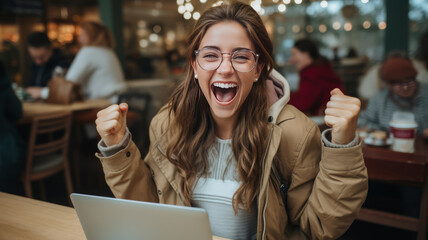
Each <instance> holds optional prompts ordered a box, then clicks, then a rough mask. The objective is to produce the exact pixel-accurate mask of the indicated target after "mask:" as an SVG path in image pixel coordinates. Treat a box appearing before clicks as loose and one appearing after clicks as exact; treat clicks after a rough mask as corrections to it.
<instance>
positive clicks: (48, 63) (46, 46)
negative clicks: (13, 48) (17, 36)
mask: <svg viewBox="0 0 428 240" xmlns="http://www.w3.org/2000/svg"><path fill="white" fill-rule="evenodd" d="M27 47H28V53H29V55H30V57H31V60H32V64H31V77H30V79H29V81H28V82H27V86H28V88H27V89H26V91H27V93H29V94H30V95H31V96H32V97H33V98H39V97H40V90H41V88H42V87H46V86H47V84H48V82H49V81H50V80H51V79H52V73H53V71H54V69H55V67H57V66H60V67H61V68H67V67H68V63H67V61H66V58H65V56H64V55H63V53H62V52H61V50H60V49H58V48H54V47H53V46H52V43H51V41H50V40H49V38H48V36H47V35H46V33H44V32H33V33H31V34H30V35H28V37H27Z"/></svg>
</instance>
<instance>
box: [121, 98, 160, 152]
mask: <svg viewBox="0 0 428 240" xmlns="http://www.w3.org/2000/svg"><path fill="white" fill-rule="evenodd" d="M151 100H152V97H151V96H150V95H149V94H147V93H139V92H126V93H122V94H121V95H119V100H118V104H120V103H122V102H125V103H127V104H128V108H129V111H128V115H127V124H128V126H129V129H130V130H131V132H132V133H133V138H134V142H135V143H136V144H137V146H138V147H139V148H140V151H142V154H143V155H144V153H145V152H146V151H148V148H149V141H150V140H149V119H147V117H148V112H149V108H150V104H151Z"/></svg>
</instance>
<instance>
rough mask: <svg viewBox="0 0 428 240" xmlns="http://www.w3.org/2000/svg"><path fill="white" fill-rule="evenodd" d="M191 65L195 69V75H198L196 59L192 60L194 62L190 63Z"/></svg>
mask: <svg viewBox="0 0 428 240" xmlns="http://www.w3.org/2000/svg"><path fill="white" fill-rule="evenodd" d="M190 64H191V65H192V68H193V72H194V74H197V73H196V61H195V60H194V59H192V60H191V61H190Z"/></svg>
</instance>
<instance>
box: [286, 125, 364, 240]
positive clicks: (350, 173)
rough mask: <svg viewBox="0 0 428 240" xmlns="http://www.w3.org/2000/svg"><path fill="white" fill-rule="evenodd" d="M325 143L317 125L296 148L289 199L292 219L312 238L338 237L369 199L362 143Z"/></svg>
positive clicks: (309, 130)
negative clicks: (332, 145) (346, 145)
mask: <svg viewBox="0 0 428 240" xmlns="http://www.w3.org/2000/svg"><path fill="white" fill-rule="evenodd" d="M321 145H322V143H321V141H320V133H319V130H318V128H317V127H316V125H313V126H312V127H311V128H310V129H308V130H307V132H306V134H305V135H304V136H303V137H302V140H301V142H300V144H298V148H300V149H297V151H296V152H298V155H297V159H296V163H295V166H294V169H293V172H292V174H291V184H290V188H289V191H288V199H287V203H288V211H289V218H290V221H291V222H292V223H293V224H295V225H299V226H300V228H301V229H302V231H303V232H305V234H306V235H307V236H308V237H309V238H311V239H336V238H338V237H339V236H341V235H342V234H343V233H344V232H345V231H346V230H347V229H348V227H349V226H350V225H351V224H352V222H353V221H354V219H355V218H356V217H357V214H358V211H359V209H360V208H361V205H362V204H363V202H364V200H365V198H366V194H367V189H368V180H367V170H366V167H365V164H364V160H363V155H362V151H361V144H358V145H357V146H354V147H350V148H328V147H325V146H321ZM320 156H321V159H320Z"/></svg>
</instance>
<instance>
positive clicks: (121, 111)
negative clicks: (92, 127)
mask: <svg viewBox="0 0 428 240" xmlns="http://www.w3.org/2000/svg"><path fill="white" fill-rule="evenodd" d="M127 113H128V104H126V103H121V104H120V105H117V104H114V105H111V106H110V107H108V108H105V109H103V110H101V111H99V112H98V113H97V120H95V124H96V126H97V131H98V134H100V136H101V138H102V140H103V141H104V143H105V144H106V146H111V145H115V144H118V143H119V142H120V141H121V140H122V139H123V137H124V136H125V132H126V114H127Z"/></svg>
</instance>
